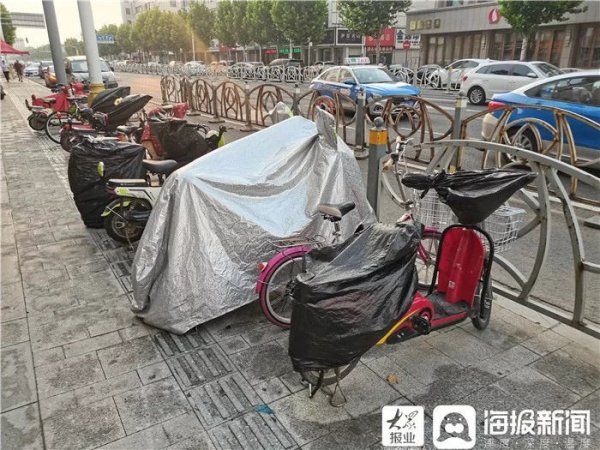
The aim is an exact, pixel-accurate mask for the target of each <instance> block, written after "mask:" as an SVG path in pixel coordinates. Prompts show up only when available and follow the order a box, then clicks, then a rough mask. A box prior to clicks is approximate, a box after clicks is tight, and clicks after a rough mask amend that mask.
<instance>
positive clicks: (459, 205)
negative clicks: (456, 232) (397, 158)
mask: <svg viewBox="0 0 600 450" xmlns="http://www.w3.org/2000/svg"><path fill="white" fill-rule="evenodd" d="M536 176H537V174H536V173H533V172H527V171H524V170H511V169H487V170H473V171H461V172H457V173H454V174H449V173H445V172H442V173H440V174H438V175H435V176H429V178H427V177H426V176H424V175H423V174H410V173H409V174H406V175H405V176H404V178H403V179H402V183H403V184H404V185H406V186H408V187H413V188H415V189H420V190H427V189H428V188H434V189H435V190H436V192H437V193H438V195H439V196H440V199H441V200H442V202H444V203H446V204H447V205H448V206H449V207H450V209H452V212H454V214H455V215H456V217H457V218H458V220H459V222H460V223H462V224H465V225H475V224H478V223H481V222H483V221H484V220H485V219H487V218H488V217H489V216H490V215H491V214H492V213H493V212H494V211H496V210H497V209H498V208H499V207H500V206H501V205H502V204H503V203H504V202H506V201H507V200H508V199H509V198H510V197H511V196H512V195H513V194H514V193H515V192H517V191H518V190H519V189H521V188H523V187H525V186H527V185H528V184H529V183H531V182H532V181H533V180H535V178H536ZM428 179H429V182H428Z"/></svg>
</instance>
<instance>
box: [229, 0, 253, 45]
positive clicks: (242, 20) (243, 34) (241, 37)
mask: <svg viewBox="0 0 600 450" xmlns="http://www.w3.org/2000/svg"><path fill="white" fill-rule="evenodd" d="M247 6H248V2H246V1H236V2H232V4H231V7H232V10H233V21H234V23H235V28H234V29H233V30H232V32H233V34H234V37H235V41H236V43H237V44H239V45H248V44H249V43H250V42H252V40H253V39H252V36H251V34H250V29H249V27H248V23H247V22H248V21H247V16H246V9H247Z"/></svg>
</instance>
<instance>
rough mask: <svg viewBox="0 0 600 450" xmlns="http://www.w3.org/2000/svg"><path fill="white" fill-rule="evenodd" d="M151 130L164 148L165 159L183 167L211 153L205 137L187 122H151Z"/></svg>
mask: <svg viewBox="0 0 600 450" xmlns="http://www.w3.org/2000/svg"><path fill="white" fill-rule="evenodd" d="M150 129H151V131H152V134H153V135H154V136H156V137H157V139H158V141H159V142H160V145H161V147H162V148H163V151H164V154H163V156H164V158H165V159H174V160H175V161H177V162H178V163H180V165H182V166H183V165H185V164H187V163H189V162H191V161H193V160H194V159H196V158H199V157H200V156H204V155H206V154H207V153H208V152H209V151H210V150H209V147H208V144H207V143H206V140H205V139H204V136H202V135H201V134H200V133H199V132H198V130H197V129H196V127H195V126H194V125H192V124H190V123H188V122H187V121H186V120H182V119H175V120H166V121H151V122H150Z"/></svg>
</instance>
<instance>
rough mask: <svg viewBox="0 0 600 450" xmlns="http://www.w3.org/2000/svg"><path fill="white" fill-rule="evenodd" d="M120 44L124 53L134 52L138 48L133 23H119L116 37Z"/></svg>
mask: <svg viewBox="0 0 600 450" xmlns="http://www.w3.org/2000/svg"><path fill="white" fill-rule="evenodd" d="M115 40H116V41H117V44H118V46H119V50H120V51H121V52H123V53H132V52H134V51H135V50H136V45H134V42H133V25H131V24H130V23H123V24H121V25H119V29H118V30H117V36H116V38H115Z"/></svg>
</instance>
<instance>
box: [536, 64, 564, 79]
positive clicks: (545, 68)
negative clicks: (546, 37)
mask: <svg viewBox="0 0 600 450" xmlns="http://www.w3.org/2000/svg"><path fill="white" fill-rule="evenodd" d="M534 66H535V67H537V68H538V69H539V70H541V71H542V73H543V74H544V75H546V76H547V77H553V76H555V75H560V74H561V73H562V72H561V70H560V69H559V68H558V67H554V66H553V65H552V64H548V63H535V64H534Z"/></svg>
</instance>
